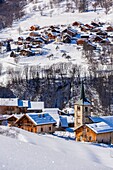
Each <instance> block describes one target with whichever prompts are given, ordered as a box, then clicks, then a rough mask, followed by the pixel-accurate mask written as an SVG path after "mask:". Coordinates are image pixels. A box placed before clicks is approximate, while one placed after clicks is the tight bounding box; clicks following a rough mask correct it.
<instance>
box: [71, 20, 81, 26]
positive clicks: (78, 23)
mask: <svg viewBox="0 0 113 170" xmlns="http://www.w3.org/2000/svg"><path fill="white" fill-rule="evenodd" d="M80 25H82V23H80V22H79V21H75V22H73V23H72V26H76V27H79V26H80Z"/></svg>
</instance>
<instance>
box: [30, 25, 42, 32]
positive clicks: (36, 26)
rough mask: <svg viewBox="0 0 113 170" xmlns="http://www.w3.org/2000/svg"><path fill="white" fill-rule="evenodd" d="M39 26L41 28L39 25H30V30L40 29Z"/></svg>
mask: <svg viewBox="0 0 113 170" xmlns="http://www.w3.org/2000/svg"><path fill="white" fill-rule="evenodd" d="M39 28H40V26H39V25H32V26H31V27H30V31H37V30H39Z"/></svg>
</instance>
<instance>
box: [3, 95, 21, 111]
mask: <svg viewBox="0 0 113 170" xmlns="http://www.w3.org/2000/svg"><path fill="white" fill-rule="evenodd" d="M14 113H19V108H18V98H0V114H14Z"/></svg>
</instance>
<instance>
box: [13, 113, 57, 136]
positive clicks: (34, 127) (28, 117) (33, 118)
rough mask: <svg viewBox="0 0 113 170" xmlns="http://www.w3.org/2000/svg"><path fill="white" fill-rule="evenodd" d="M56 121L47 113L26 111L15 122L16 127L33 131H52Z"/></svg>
mask: <svg viewBox="0 0 113 170" xmlns="http://www.w3.org/2000/svg"><path fill="white" fill-rule="evenodd" d="M55 125H56V121H55V120H54V119H53V118H52V117H51V116H50V115H49V114H48V113H27V114H24V115H23V116H22V117H21V118H20V119H18V120H17V121H16V122H15V126H17V127H18V128H21V129H24V130H27V131H30V132H34V133H53V132H54V131H55Z"/></svg>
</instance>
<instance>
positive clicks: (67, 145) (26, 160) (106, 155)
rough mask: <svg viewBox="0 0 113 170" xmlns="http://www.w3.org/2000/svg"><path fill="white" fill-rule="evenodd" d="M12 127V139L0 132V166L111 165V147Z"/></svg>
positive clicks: (78, 168)
mask: <svg viewBox="0 0 113 170" xmlns="http://www.w3.org/2000/svg"><path fill="white" fill-rule="evenodd" d="M2 129H3V127H2ZM13 131H15V130H14V129H13ZM16 131H17V132H18V135H17V136H16V138H15V139H12V138H10V137H7V136H4V135H0V145H1V147H0V170H4V169H5V170H13V169H14V170H20V169H24V170H31V169H32V170H36V169H38V170H63V169H65V170H69V169H70V170H82V169H83V170H97V169H100V170H110V169H113V148H109V147H107V146H104V145H102V146H101V145H100V146H99V145H93V144H88V143H79V142H78V143H77V142H75V141H74V140H72V141H71V140H65V139H63V138H58V137H55V136H53V135H37V134H34V133H30V132H27V131H24V130H21V129H16ZM10 133H11V132H10ZM9 136H10V135H9Z"/></svg>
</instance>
